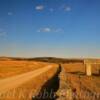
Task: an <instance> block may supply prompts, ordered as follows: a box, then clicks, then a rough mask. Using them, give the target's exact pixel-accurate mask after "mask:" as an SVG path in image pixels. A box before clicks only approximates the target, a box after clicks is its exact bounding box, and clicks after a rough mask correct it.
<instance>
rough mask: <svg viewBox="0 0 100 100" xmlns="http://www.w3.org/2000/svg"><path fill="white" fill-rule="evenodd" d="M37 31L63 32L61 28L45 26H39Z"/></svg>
mask: <svg viewBox="0 0 100 100" xmlns="http://www.w3.org/2000/svg"><path fill="white" fill-rule="evenodd" d="M37 32H63V29H61V28H50V27H45V28H40V29H39V30H38V31H37Z"/></svg>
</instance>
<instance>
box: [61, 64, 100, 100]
mask: <svg viewBox="0 0 100 100" xmlns="http://www.w3.org/2000/svg"><path fill="white" fill-rule="evenodd" d="M62 66H63V67H64V69H65V71H66V77H67V80H68V81H69V83H70V85H71V87H72V88H73V89H74V90H76V94H77V97H78V98H77V99H76V100H99V99H100V98H99V99H96V96H98V95H99V96H100V75H99V68H100V65H92V76H90V77H89V76H86V73H85V66H84V64H82V63H76V64H63V65H62Z"/></svg>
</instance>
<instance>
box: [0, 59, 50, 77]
mask: <svg viewBox="0 0 100 100" xmlns="http://www.w3.org/2000/svg"><path fill="white" fill-rule="evenodd" d="M47 65H48V63H43V62H36V61H17V60H15V61H12V60H10V61H0V79H2V78H7V77H10V76H14V75H18V74H22V73H25V72H29V71H33V70H36V69H38V68H42V67H45V66H47Z"/></svg>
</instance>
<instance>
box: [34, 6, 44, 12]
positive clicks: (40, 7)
mask: <svg viewBox="0 0 100 100" xmlns="http://www.w3.org/2000/svg"><path fill="white" fill-rule="evenodd" d="M35 9H36V10H38V11H42V10H43V9H44V6H43V5H37V6H36V7H35Z"/></svg>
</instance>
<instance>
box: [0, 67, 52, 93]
mask: <svg viewBox="0 0 100 100" xmlns="http://www.w3.org/2000/svg"><path fill="white" fill-rule="evenodd" d="M52 67H53V66H52V65H48V66H46V67H43V68H41V69H37V70H35V71H31V72H28V73H24V74H21V75H17V76H13V77H10V78H6V79H1V80H0V93H1V94H2V93H4V92H6V91H8V90H10V89H13V88H16V87H18V86H20V85H21V84H23V83H25V82H27V81H29V80H31V79H32V78H34V77H36V76H38V75H40V74H42V73H44V72H46V71H48V70H50V69H51V68H52Z"/></svg>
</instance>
